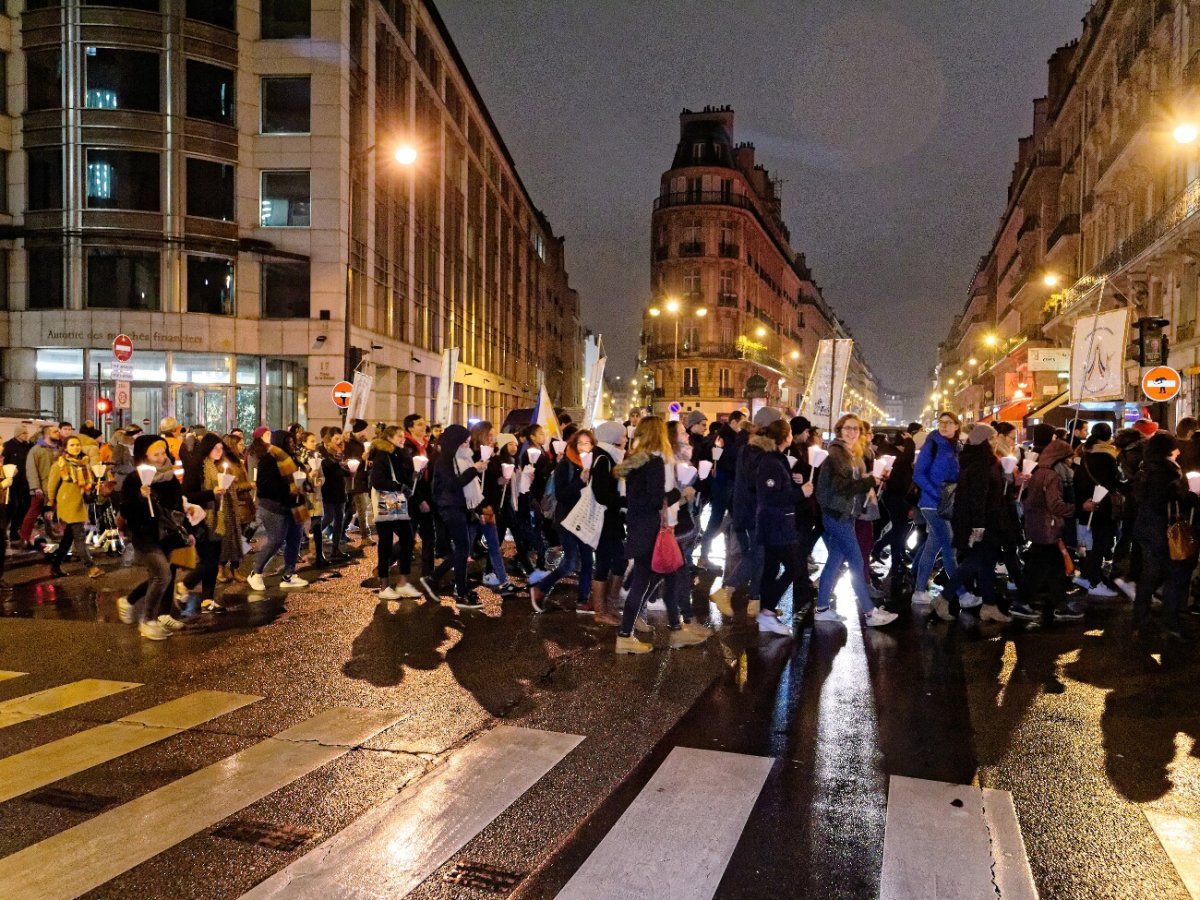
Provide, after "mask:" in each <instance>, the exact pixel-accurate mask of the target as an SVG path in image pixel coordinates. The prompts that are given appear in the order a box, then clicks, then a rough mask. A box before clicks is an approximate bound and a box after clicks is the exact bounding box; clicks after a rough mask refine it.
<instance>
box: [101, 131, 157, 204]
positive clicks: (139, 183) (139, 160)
mask: <svg viewBox="0 0 1200 900" xmlns="http://www.w3.org/2000/svg"><path fill="white" fill-rule="evenodd" d="M161 203H162V200H161V192H160V185H159V156H158V154H157V153H145V152H143V151H140V150H100V149H97V148H94V147H91V148H88V150H87V208H88V209H133V210H143V211H146V212H158V211H159V210H160V209H161V208H162V207H161Z"/></svg>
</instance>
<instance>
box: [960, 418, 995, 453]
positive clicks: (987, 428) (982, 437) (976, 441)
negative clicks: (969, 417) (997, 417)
mask: <svg viewBox="0 0 1200 900" xmlns="http://www.w3.org/2000/svg"><path fill="white" fill-rule="evenodd" d="M995 436H996V429H995V428H993V427H992V426H991V425H988V424H986V423H985V422H979V423H978V424H976V425H975V427H974V428H972V429H971V433H970V434H969V435H967V445H968V446H971V447H978V446H979V445H980V444H986V443H988V442H989V441H991V440H992V438H994V437H995Z"/></svg>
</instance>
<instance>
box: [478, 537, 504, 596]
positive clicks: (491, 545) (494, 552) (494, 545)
mask: <svg viewBox="0 0 1200 900" xmlns="http://www.w3.org/2000/svg"><path fill="white" fill-rule="evenodd" d="M479 533H480V534H482V535H483V542H484V543H485V544H487V551H488V562H489V563H491V566H492V574H493V575H495V576H496V577H497V578H498V579H500V583H501V584H505V583H507V582H508V570H507V569H505V568H504V554H503V553H502V552H501V551H500V533H499V531H498V530H497V528H496V523H495V522H480V523H479Z"/></svg>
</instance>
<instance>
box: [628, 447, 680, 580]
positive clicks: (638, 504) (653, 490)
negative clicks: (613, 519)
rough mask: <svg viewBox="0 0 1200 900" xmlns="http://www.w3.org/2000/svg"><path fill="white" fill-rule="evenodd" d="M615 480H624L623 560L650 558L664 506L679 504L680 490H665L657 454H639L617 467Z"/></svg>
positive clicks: (663, 470) (664, 474)
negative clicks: (626, 506)
mask: <svg viewBox="0 0 1200 900" xmlns="http://www.w3.org/2000/svg"><path fill="white" fill-rule="evenodd" d="M616 472H617V477H618V478H623V479H624V480H625V497H626V500H627V502H628V504H629V505H628V509H627V511H626V513H625V527H626V531H627V534H626V537H625V556H626V558H628V559H637V558H639V557H645V556H649V555H650V554H652V553H653V552H654V542H655V541H656V540H657V539H658V531H659V529H660V528H661V527H662V511H663V506H664V504H665V505H667V506H670V505H671V504H672V503H677V502H679V497H680V494H679V490H678V489H676V488H673V489H671V490H670V491H668V490H667V487H666V486H667V466H666V463H665V462H663V458H662V457H661V456H658V455H657V454H650V453H646V452H638V453H635V454H633V455H632V456H629V457H626V458H625V460H624V461H623V462H622V463H621V464H620V465H619V466H617V469H616Z"/></svg>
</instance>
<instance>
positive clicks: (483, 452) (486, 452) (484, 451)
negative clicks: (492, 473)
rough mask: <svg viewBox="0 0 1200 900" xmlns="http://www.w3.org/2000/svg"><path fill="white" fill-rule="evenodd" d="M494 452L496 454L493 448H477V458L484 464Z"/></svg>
mask: <svg viewBox="0 0 1200 900" xmlns="http://www.w3.org/2000/svg"><path fill="white" fill-rule="evenodd" d="M495 452H496V448H495V447H480V448H479V458H480V459H482V460H483V461H484V462H487V461H488V460H489V459H491V458H492V454H493V453H495Z"/></svg>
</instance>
